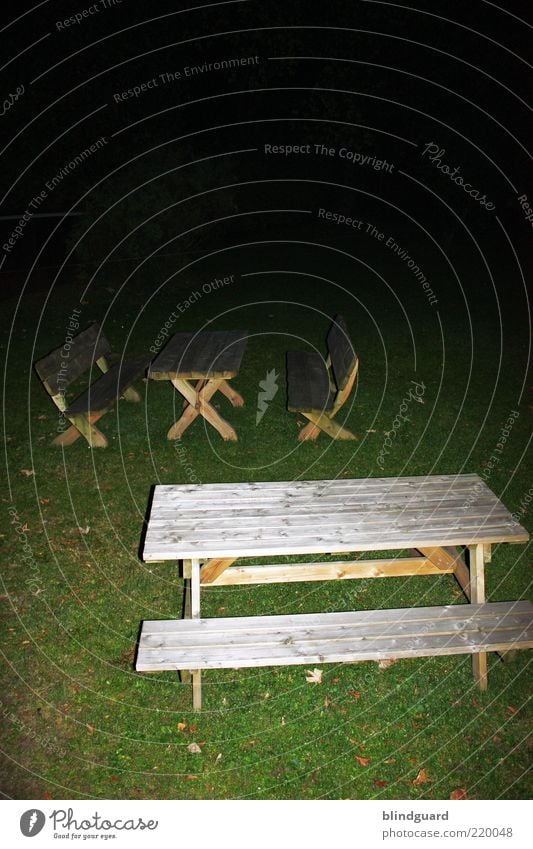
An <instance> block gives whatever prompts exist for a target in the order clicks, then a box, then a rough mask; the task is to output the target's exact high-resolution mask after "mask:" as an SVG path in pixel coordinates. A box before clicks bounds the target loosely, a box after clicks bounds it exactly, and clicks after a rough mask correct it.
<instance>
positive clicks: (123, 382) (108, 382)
mask: <svg viewBox="0 0 533 849" xmlns="http://www.w3.org/2000/svg"><path fill="white" fill-rule="evenodd" d="M149 363H150V358H149V357H136V358H134V359H131V360H122V361H121V362H118V363H115V364H114V365H112V366H111V368H110V369H109V370H108V371H106V372H105V374H103V375H102V376H101V377H99V378H98V380H97V381H95V383H93V384H92V386H90V387H89V389H87V391H86V392H84V393H83V394H82V395H80V396H79V398H76V400H75V401H73V402H72V404H70V406H69V407H68V408H67V409H66V410H65V415H66V416H74V415H79V414H80V413H85V414H88V413H98V412H104V411H105V410H107V409H108V408H109V407H111V406H113V405H114V404H115V403H116V401H118V399H119V398H120V396H121V395H122V394H123V392H124V390H125V389H127V388H128V386H130V384H131V383H133V381H134V380H135V379H136V378H137V377H139V376H140V375H141V374H142V373H143V372H144V371H145V370H146V369H147V368H148V365H149Z"/></svg>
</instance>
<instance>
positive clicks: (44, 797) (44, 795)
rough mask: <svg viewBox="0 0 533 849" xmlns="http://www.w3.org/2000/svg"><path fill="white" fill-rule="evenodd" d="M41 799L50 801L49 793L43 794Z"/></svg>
mask: <svg viewBox="0 0 533 849" xmlns="http://www.w3.org/2000/svg"><path fill="white" fill-rule="evenodd" d="M42 798H43V799H51V798H52V797H51V796H50V793H43V796H42Z"/></svg>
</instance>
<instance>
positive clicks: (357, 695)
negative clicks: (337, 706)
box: [348, 690, 361, 699]
mask: <svg viewBox="0 0 533 849" xmlns="http://www.w3.org/2000/svg"><path fill="white" fill-rule="evenodd" d="M348 695H349V696H351V697H352V699H360V698H361V693H358V692H357V690H348Z"/></svg>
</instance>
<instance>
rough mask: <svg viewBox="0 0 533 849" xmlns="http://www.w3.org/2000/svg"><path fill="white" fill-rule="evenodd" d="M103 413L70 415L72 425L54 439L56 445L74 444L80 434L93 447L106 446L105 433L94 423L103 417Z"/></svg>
mask: <svg viewBox="0 0 533 849" xmlns="http://www.w3.org/2000/svg"><path fill="white" fill-rule="evenodd" d="M103 415H104V414H103V413H89V415H88V416H84V415H82V414H80V415H79V416H69V421H70V422H72V424H71V426H70V427H69V428H67V429H66V430H64V431H63V433H60V434H59V436H56V438H55V439H54V440H53V444H54V445H61V446H63V447H65V446H67V445H72V443H73V442H76V440H77V439H79V437H80V436H84V437H85V439H86V440H87V442H88V443H89V446H90V447H91V448H106V447H107V439H106V437H105V436H104V434H103V433H102V432H101V431H99V430H98V428H97V427H94V423H95V422H97V421H98V419H100V418H102V416H103Z"/></svg>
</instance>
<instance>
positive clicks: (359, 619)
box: [136, 602, 533, 672]
mask: <svg viewBox="0 0 533 849" xmlns="http://www.w3.org/2000/svg"><path fill="white" fill-rule="evenodd" d="M515 648H533V605H532V604H531V603H530V602H496V603H488V604H471V605H452V606H451V605H448V606H445V607H433V608H405V609H400V610H386V611H357V612H350V613H323V614H299V615H292V616H265V617H236V618H235V619H196V620H176V621H174V620H170V621H163V622H161V621H160V622H153V621H146V622H144V623H143V627H142V632H141V637H140V642H139V650H138V655H137V660H136V669H137V671H139V672H156V671H162V670H177V669H221V668H226V669H229V668H239V667H257V666H288V665H298V664H313V663H342V662H357V661H362V660H382V659H392V658H409V657H424V656H433V655H451V654H471V653H477V652H486V651H508V650H511V649H515Z"/></svg>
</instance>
